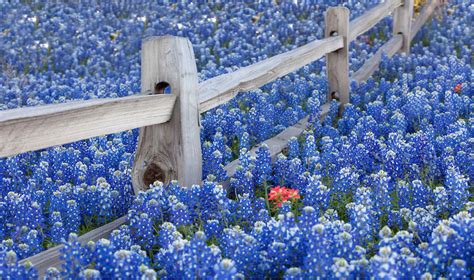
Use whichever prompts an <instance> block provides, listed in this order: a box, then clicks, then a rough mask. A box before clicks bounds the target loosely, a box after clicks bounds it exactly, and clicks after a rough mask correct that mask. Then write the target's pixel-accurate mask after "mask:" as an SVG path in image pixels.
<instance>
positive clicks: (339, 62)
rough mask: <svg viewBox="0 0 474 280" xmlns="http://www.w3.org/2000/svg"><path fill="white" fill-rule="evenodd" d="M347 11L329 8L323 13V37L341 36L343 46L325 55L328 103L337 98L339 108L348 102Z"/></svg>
mask: <svg viewBox="0 0 474 280" xmlns="http://www.w3.org/2000/svg"><path fill="white" fill-rule="evenodd" d="M349 13H350V12H349V9H347V8H345V7H331V8H329V9H327V11H326V13H325V18H324V19H325V24H326V27H325V37H326V38H327V37H331V36H338V35H339V36H343V39H344V46H343V47H342V48H341V49H339V50H337V51H335V52H331V53H328V54H327V55H326V71H327V77H328V83H329V93H328V101H331V100H332V99H333V98H334V97H338V98H339V101H340V102H341V108H343V107H344V104H346V103H348V102H349V43H350V41H349Z"/></svg>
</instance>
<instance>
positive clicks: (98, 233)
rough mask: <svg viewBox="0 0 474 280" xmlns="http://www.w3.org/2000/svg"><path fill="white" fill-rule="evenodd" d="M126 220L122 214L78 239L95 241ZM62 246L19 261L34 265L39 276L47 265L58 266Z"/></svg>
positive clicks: (81, 241)
mask: <svg viewBox="0 0 474 280" xmlns="http://www.w3.org/2000/svg"><path fill="white" fill-rule="evenodd" d="M126 221H127V216H123V217H120V218H118V219H117V220H114V221H113V222H110V223H108V224H106V225H103V226H101V227H98V228H96V229H94V230H91V231H89V232H88V233H86V234H83V235H81V236H79V238H78V241H79V242H80V243H81V244H82V245H85V244H87V243H88V242H89V241H94V242H95V241H97V240H99V239H101V238H107V237H108V235H109V234H110V233H111V232H112V231H113V230H114V229H117V228H118V227H119V226H121V225H122V224H124V223H125V222H126ZM63 247H64V245H58V246H55V247H53V248H50V249H48V250H46V251H43V252H41V253H39V254H36V255H34V256H32V257H29V258H26V259H23V260H21V261H20V264H25V263H27V262H29V263H31V264H32V265H34V267H35V268H36V269H37V270H38V273H39V275H40V278H41V277H42V276H43V275H44V274H45V272H46V269H48V268H49V267H56V268H58V269H59V268H60V267H61V264H63V261H62V260H60V259H59V257H60V256H61V252H60V250H61V249H62V248H63Z"/></svg>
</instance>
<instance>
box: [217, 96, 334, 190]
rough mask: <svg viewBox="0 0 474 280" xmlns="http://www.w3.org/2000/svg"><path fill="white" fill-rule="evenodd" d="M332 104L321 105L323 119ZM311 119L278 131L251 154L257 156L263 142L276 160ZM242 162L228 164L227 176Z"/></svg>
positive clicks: (227, 184)
mask: <svg viewBox="0 0 474 280" xmlns="http://www.w3.org/2000/svg"><path fill="white" fill-rule="evenodd" d="M330 106H331V104H330V103H326V104H324V105H322V106H321V120H322V119H324V118H325V117H326V115H327V114H328V113H329V108H330ZM309 124H310V123H309V119H308V117H304V118H303V119H301V120H299V121H298V122H297V123H296V124H295V125H292V126H290V127H287V128H286V129H284V130H283V131H282V132H280V133H278V134H277V135H275V136H274V137H272V138H270V139H267V140H265V141H263V142H262V143H260V144H258V145H257V146H255V147H253V148H252V149H251V150H250V151H249V153H250V155H251V156H255V155H256V152H257V149H258V148H259V147H260V146H262V145H263V144H265V145H267V146H268V148H269V153H270V156H271V158H272V161H275V159H276V156H277V155H278V154H279V153H280V152H281V151H282V150H283V149H284V148H285V147H286V146H287V145H288V140H290V138H292V137H298V136H299V135H301V133H303V131H305V129H306V128H308V126H309ZM239 164H240V162H239V160H238V159H236V160H234V161H232V162H230V163H229V164H227V165H226V166H225V167H224V169H225V171H226V172H227V177H229V178H230V177H232V176H234V174H235V171H236V169H237V166H239ZM229 183H230V180H229V179H227V180H226V181H225V182H222V185H223V186H224V187H228V186H229Z"/></svg>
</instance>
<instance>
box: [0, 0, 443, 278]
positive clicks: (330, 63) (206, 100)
mask: <svg viewBox="0 0 474 280" xmlns="http://www.w3.org/2000/svg"><path fill="white" fill-rule="evenodd" d="M441 4H442V1H441V0H432V1H431V2H430V3H429V4H427V5H426V6H425V7H424V9H423V10H422V11H421V13H420V14H419V15H418V16H417V17H416V18H415V19H413V0H387V1H386V2H384V3H381V4H379V5H377V6H376V7H374V8H372V9H370V10H369V11H367V12H366V13H364V14H363V15H361V16H360V17H358V18H356V19H354V20H352V21H350V22H349V10H348V9H347V8H344V7H332V8H329V9H328V10H327V11H326V14H325V23H326V29H325V38H324V39H322V40H316V41H313V42H310V43H308V44H306V45H304V46H301V47H299V48H296V49H293V50H291V51H288V52H285V53H282V54H279V55H276V56H274V57H271V58H268V59H265V60H263V61H260V62H258V63H255V64H253V65H250V66H247V67H243V68H240V69H238V70H236V71H234V72H232V73H228V74H224V75H220V76H217V77H215V78H212V79H209V80H207V81H204V82H202V83H198V79H197V69H196V63H195V59H194V53H193V48H192V45H191V43H190V42H189V40H187V39H185V38H180V37H173V36H164V37H153V38H150V39H147V40H145V41H144V42H143V45H142V56H141V67H142V69H141V73H142V77H141V88H142V94H141V95H135V96H130V97H124V98H109V99H97V100H88V101H77V102H70V103H65V104H55V105H46V106H38V107H31V108H20V109H13V110H6V111H2V112H0V157H7V156H13V155H16V154H19V153H23V152H28V151H34V150H38V149H44V148H48V147H51V146H55V145H61V144H66V143H71V142H74V141H78V140H83V139H87V138H90V137H95V136H101V135H105V134H110V133H117V132H120V131H124V130H129V129H133V128H140V135H139V139H138V150H137V152H136V156H135V161H134V166H133V172H132V183H133V188H134V191H135V193H138V192H139V191H142V190H146V189H147V187H148V186H149V184H150V183H153V182H154V181H155V180H160V181H163V182H169V181H170V180H172V179H177V180H179V182H180V183H181V184H183V185H186V186H189V185H192V184H200V183H201V178H202V160H201V158H202V155H201V143H200V125H199V114H200V113H204V112H206V111H208V110H210V109H213V108H215V107H217V106H219V105H221V104H224V103H226V102H228V101H229V100H231V99H232V98H233V97H235V96H236V95H237V94H238V93H239V92H242V91H248V90H252V89H257V88H259V87H261V86H263V85H264V84H266V83H269V82H271V81H273V80H275V79H277V78H279V77H282V76H284V75H286V74H288V73H291V72H293V71H295V70H298V69H299V68H301V67H302V66H304V65H307V64H309V63H311V62H313V61H315V60H318V59H320V58H321V57H323V56H324V55H325V56H326V64H327V65H326V68H327V77H328V81H329V92H328V103H326V104H324V105H322V117H324V116H325V115H326V114H327V112H328V111H329V103H330V101H331V100H332V99H333V98H334V97H337V98H338V100H339V104H340V106H341V108H343V106H344V104H346V103H348V102H349V83H350V81H351V80H352V81H355V82H357V83H361V82H363V81H365V80H367V79H368V77H369V76H370V75H372V73H374V71H376V70H377V69H378V66H379V63H380V60H381V56H382V53H385V54H386V55H388V56H389V57H391V56H393V55H394V54H395V53H397V52H400V51H401V52H405V53H408V52H409V46H410V41H411V40H412V38H413V37H414V36H415V34H416V33H417V32H418V31H419V29H420V28H421V26H422V25H423V24H424V23H425V22H426V21H427V20H428V19H429V18H430V16H431V14H432V13H433V11H434V10H435V8H436V7H438V6H439V5H441ZM392 13H393V17H394V24H393V37H392V38H391V39H390V40H388V42H386V43H385V44H384V45H383V46H382V47H381V48H380V49H379V50H378V51H377V52H376V53H375V55H373V56H372V57H371V58H370V59H368V60H367V61H366V62H365V63H364V65H363V66H362V67H360V69H359V70H358V71H356V72H355V73H354V74H353V75H352V77H349V59H348V57H349V54H348V51H349V50H348V46H349V43H350V42H351V41H353V40H355V39H356V38H357V37H358V36H359V35H361V34H363V33H365V32H366V31H368V30H369V29H371V28H372V27H373V26H374V25H375V24H377V23H378V22H379V21H380V20H382V19H383V18H385V17H386V16H389V15H390V14H392ZM167 86H170V87H171V94H163V93H164V90H163V89H164V88H165V87H167ZM307 126H308V118H307V117H306V118H303V119H302V120H300V121H299V122H298V123H297V124H295V125H293V126H291V127H288V128H286V129H285V130H284V131H282V132H281V133H279V134H278V135H276V136H275V137H273V138H271V139H268V140H266V141H264V142H263V143H266V144H267V145H268V146H269V148H270V154H271V156H272V158H275V156H276V155H277V154H278V153H280V152H281V150H282V149H283V148H284V147H285V146H286V144H287V141H288V140H289V139H290V138H291V137H293V136H298V135H300V134H301V133H302V132H303V131H304V130H305V128H306V127H307ZM256 148H257V147H254V148H253V149H252V150H251V151H250V152H251V153H252V154H255V150H256ZM237 166H238V160H235V161H233V162H231V163H230V164H228V165H227V166H226V167H225V169H226V171H227V173H228V175H229V176H232V175H233V174H234V172H235V169H236V167H237ZM223 184H224V185H227V184H228V182H223ZM125 222H126V217H125V216H124V217H121V218H119V219H117V220H115V221H113V222H111V223H109V224H106V225H104V226H102V227H99V228H97V229H95V230H92V231H91V232H89V233H86V234H84V235H82V236H81V237H79V241H80V242H81V243H83V244H85V243H87V242H88V241H91V240H92V241H96V240H99V239H100V238H104V237H106V236H107V235H108V234H109V233H110V232H111V231H112V230H114V229H116V228H117V227H119V226H120V225H121V224H123V223H125ZM62 246H63V245H60V246H56V247H54V248H51V249H48V250H46V251H44V252H41V253H39V254H37V255H35V256H32V257H30V258H27V259H25V260H23V261H22V263H26V262H29V263H31V264H33V265H34V266H35V267H36V268H37V269H38V271H39V273H40V275H42V274H44V272H45V270H46V268H47V267H50V266H56V267H58V266H59V265H60V264H61V261H60V260H59V259H58V256H59V250H60V248H61V247H62Z"/></svg>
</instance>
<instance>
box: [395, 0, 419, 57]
mask: <svg viewBox="0 0 474 280" xmlns="http://www.w3.org/2000/svg"><path fill="white" fill-rule="evenodd" d="M402 3H403V4H402V6H400V7H398V8H397V9H395V12H394V14H393V34H394V35H396V34H401V35H402V36H403V45H402V47H401V48H400V52H404V53H406V54H409V53H410V42H411V34H410V31H411V23H412V19H413V5H414V3H413V0H402Z"/></svg>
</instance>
